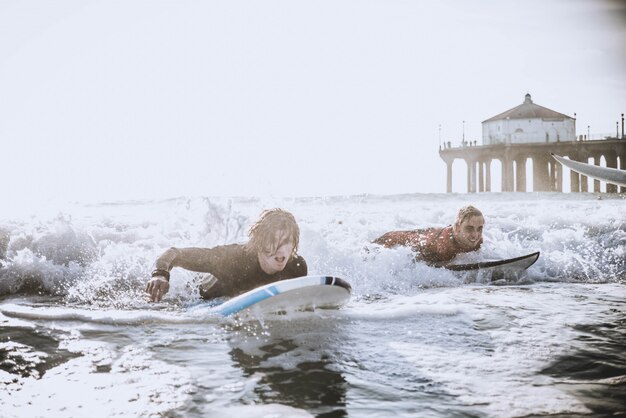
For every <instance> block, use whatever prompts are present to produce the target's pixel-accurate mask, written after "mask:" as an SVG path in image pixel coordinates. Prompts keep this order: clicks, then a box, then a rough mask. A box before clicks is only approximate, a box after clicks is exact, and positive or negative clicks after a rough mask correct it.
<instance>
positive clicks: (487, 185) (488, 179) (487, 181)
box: [485, 160, 491, 192]
mask: <svg viewBox="0 0 626 418" xmlns="http://www.w3.org/2000/svg"><path fill="white" fill-rule="evenodd" d="M485 164H486V167H485V168H486V170H485V171H486V173H485V174H486V176H485V191H486V192H490V191H491V160H487V162H486V163H485Z"/></svg>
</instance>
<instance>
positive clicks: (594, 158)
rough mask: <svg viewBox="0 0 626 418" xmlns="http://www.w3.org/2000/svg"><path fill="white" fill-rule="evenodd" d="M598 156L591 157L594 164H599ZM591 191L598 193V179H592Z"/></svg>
mask: <svg viewBox="0 0 626 418" xmlns="http://www.w3.org/2000/svg"><path fill="white" fill-rule="evenodd" d="M600 158H601V157H600V156H599V155H596V156H594V157H593V163H594V164H595V165H600ZM593 191H594V193H600V180H594V181H593Z"/></svg>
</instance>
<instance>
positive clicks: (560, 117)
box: [483, 93, 576, 145]
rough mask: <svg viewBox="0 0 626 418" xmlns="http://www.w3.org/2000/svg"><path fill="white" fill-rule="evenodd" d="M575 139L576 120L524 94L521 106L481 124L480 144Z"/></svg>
mask: <svg viewBox="0 0 626 418" xmlns="http://www.w3.org/2000/svg"><path fill="white" fill-rule="evenodd" d="M575 140H576V119H574V118H572V117H570V116H567V115H564V114H562V113H559V112H555V111H554V110H550V109H548V108H545V107H543V106H539V105H537V104H535V103H533V101H532V100H531V98H530V94H528V93H527V94H526V97H525V99H524V103H522V104H521V105H519V106H516V107H514V108H513V109H510V110H507V111H506V112H503V113H500V114H499V115H496V116H494V117H492V118H489V119H487V120H485V121H483V145H495V144H529V143H536V142H561V141H575Z"/></svg>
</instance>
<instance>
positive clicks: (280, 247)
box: [258, 231, 293, 274]
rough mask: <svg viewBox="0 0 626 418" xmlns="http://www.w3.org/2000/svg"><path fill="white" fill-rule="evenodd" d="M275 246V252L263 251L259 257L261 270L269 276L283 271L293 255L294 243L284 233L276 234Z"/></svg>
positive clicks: (278, 232)
mask: <svg viewBox="0 0 626 418" xmlns="http://www.w3.org/2000/svg"><path fill="white" fill-rule="evenodd" d="M275 245H276V249H275V250H271V249H270V250H266V251H261V252H259V255H258V257H259V264H260V265H261V269H262V270H263V271H264V272H265V273H267V274H275V273H278V272H279V271H283V269H284V268H285V266H286V265H287V262H288V261H289V257H290V256H291V253H293V243H292V242H291V240H289V238H288V237H287V236H286V234H285V233H283V232H282V231H277V232H276V235H275Z"/></svg>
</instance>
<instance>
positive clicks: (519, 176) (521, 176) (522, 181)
mask: <svg viewBox="0 0 626 418" xmlns="http://www.w3.org/2000/svg"><path fill="white" fill-rule="evenodd" d="M515 191H516V192H525V191H526V157H520V158H517V159H516V160H515Z"/></svg>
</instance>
